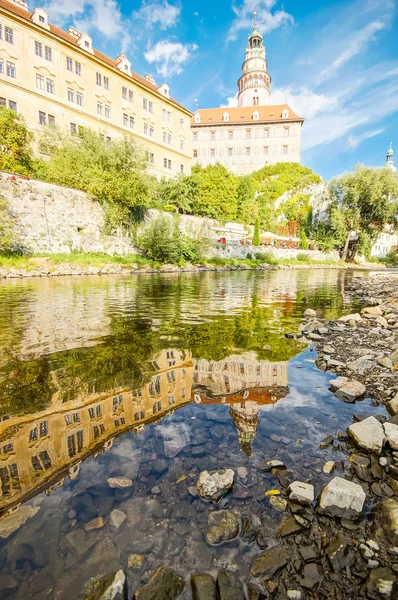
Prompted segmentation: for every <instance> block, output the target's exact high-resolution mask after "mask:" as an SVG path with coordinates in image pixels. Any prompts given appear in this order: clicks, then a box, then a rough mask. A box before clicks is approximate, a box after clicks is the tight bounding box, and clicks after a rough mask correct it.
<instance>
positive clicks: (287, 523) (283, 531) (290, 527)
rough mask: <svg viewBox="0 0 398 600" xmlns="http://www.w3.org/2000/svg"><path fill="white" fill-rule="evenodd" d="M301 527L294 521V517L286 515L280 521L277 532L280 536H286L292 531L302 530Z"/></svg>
mask: <svg viewBox="0 0 398 600" xmlns="http://www.w3.org/2000/svg"><path fill="white" fill-rule="evenodd" d="M302 530H303V527H302V526H301V525H300V523H298V522H297V521H296V519H295V518H294V517H287V518H286V519H284V521H282V523H281V525H280V527H279V529H278V533H279V535H280V536H281V537H287V536H288V535H292V534H293V533H298V532H299V531H302Z"/></svg>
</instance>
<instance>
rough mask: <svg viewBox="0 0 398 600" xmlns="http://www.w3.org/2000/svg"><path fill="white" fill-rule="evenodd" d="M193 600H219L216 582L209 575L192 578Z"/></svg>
mask: <svg viewBox="0 0 398 600" xmlns="http://www.w3.org/2000/svg"><path fill="white" fill-rule="evenodd" d="M191 589H192V600H217V588H216V582H215V581H214V579H213V577H212V576H211V575H209V573H198V574H197V575H192V577H191Z"/></svg>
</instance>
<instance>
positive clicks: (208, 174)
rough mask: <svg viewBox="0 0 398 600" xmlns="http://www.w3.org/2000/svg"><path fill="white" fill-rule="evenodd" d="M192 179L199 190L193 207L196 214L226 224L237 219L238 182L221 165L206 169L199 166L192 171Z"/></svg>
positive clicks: (210, 166)
mask: <svg viewBox="0 0 398 600" xmlns="http://www.w3.org/2000/svg"><path fill="white" fill-rule="evenodd" d="M192 178H193V179H194V181H195V182H196V183H197V186H198V190H199V193H198V196H197V198H196V199H195V203H194V205H193V212H194V214H196V215H201V216H204V217H210V218H213V219H218V220H219V221H221V222H224V223H225V222H227V221H231V220H233V219H235V218H236V212H237V204H238V193H237V180H236V178H235V177H234V176H233V175H232V174H231V173H230V172H229V171H228V170H227V169H226V168H225V167H223V166H222V165H220V164H219V163H217V164H215V165H209V166H207V167H205V168H203V167H201V166H200V165H197V166H195V167H193V169H192Z"/></svg>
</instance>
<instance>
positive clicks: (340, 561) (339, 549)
mask: <svg viewBox="0 0 398 600" xmlns="http://www.w3.org/2000/svg"><path fill="white" fill-rule="evenodd" d="M325 553H326V554H327V556H328V558H329V560H330V564H331V565H332V567H333V570H334V571H335V572H336V573H338V572H339V571H341V570H342V569H344V568H345V567H347V566H351V565H352V564H353V563H354V562H355V555H354V553H353V552H350V549H349V546H348V542H347V540H346V539H345V538H344V537H343V536H341V535H337V536H336V537H334V538H333V539H332V540H331V541H330V542H329V543H328V544H327V546H326V548H325Z"/></svg>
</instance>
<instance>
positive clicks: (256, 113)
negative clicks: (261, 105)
mask: <svg viewBox="0 0 398 600" xmlns="http://www.w3.org/2000/svg"><path fill="white" fill-rule="evenodd" d="M259 118H260V113H259V112H258V110H255V111H254V113H253V121H258V120H259Z"/></svg>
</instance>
